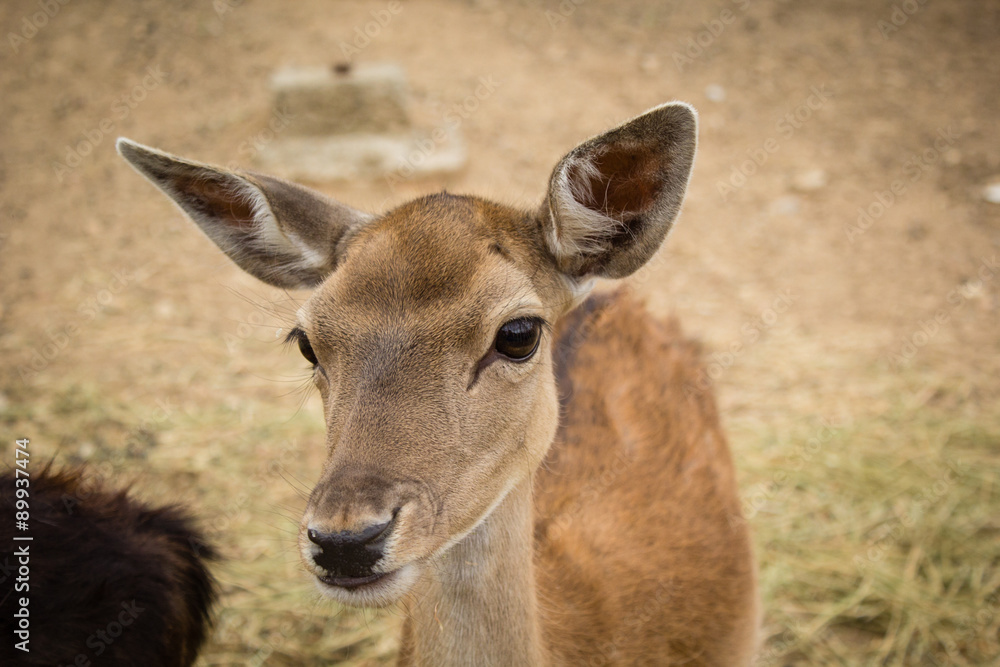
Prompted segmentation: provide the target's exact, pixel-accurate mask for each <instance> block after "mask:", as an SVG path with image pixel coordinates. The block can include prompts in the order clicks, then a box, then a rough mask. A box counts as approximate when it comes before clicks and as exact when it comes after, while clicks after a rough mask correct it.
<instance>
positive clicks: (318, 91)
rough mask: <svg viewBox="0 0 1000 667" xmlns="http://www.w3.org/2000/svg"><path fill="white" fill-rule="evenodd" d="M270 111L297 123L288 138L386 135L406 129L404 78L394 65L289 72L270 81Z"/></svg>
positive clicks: (399, 69) (295, 69)
mask: <svg viewBox="0 0 1000 667" xmlns="http://www.w3.org/2000/svg"><path fill="white" fill-rule="evenodd" d="M271 88H272V90H273V92H274V106H275V108H276V109H279V110H281V111H283V112H286V113H288V114H289V115H291V116H292V117H293V118H295V122H293V123H292V124H291V126H290V127H289V128H288V134H289V135H298V136H324V135H336V134H352V133H356V132H361V133H372V134H386V133H394V132H404V131H406V130H407V129H409V127H410V118H409V115H408V114H407V111H406V107H407V103H406V94H407V86H406V75H405V74H404V73H403V70H402V69H401V68H399V67H398V66H396V65H392V64H360V65H353V66H346V67H341V68H333V67H289V68H285V69H282V70H279V71H278V72H276V73H275V74H274V76H273V77H272V79H271Z"/></svg>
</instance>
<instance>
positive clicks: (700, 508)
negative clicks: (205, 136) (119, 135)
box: [120, 104, 757, 667]
mask: <svg viewBox="0 0 1000 667" xmlns="http://www.w3.org/2000/svg"><path fill="white" fill-rule="evenodd" d="M695 136H696V120H695V115H694V112H693V110H692V109H690V107H687V106H686V105H682V104H667V105H662V106H660V107H657V108H655V109H653V110H650V111H649V112H647V113H646V114H643V115H642V116H639V117H638V118H636V119H634V120H632V121H630V122H628V123H626V124H624V125H622V126H621V127H619V128H615V129H613V130H611V131H609V132H607V133H605V134H603V135H600V136H598V137H595V138H593V139H590V140H588V141H586V142H584V143H583V144H581V145H580V146H578V147H577V148H576V149H574V150H573V151H572V152H570V153H569V154H568V155H567V156H566V157H565V158H564V159H563V160H562V161H561V162H560V163H559V165H557V167H556V169H555V171H554V172H553V176H552V178H551V180H550V186H549V195H548V197H547V198H546V201H545V203H544V204H543V206H542V207H541V209H540V210H539V211H537V212H528V211H519V210H516V209H513V208H510V207H506V206H502V205H500V204H495V203H492V202H488V201H484V200H482V199H478V198H475V197H464V196H453V195H447V194H440V195H432V196H428V197H423V198H421V199H417V200H415V201H412V202H409V203H407V204H405V205H403V206H401V207H399V208H397V209H395V210H393V211H390V212H388V213H386V214H385V215H383V216H381V217H379V218H374V219H372V218H371V217H369V216H364V215H363V214H357V213H352V212H351V211H350V210H349V209H346V207H342V206H340V205H336V206H337V207H339V208H329V210H324V209H322V208H320V209H319V212H316V211H317V206H318V204H317V202H325V200H324V199H322V198H319V197H318V196H314V195H309V194H308V192H307V191H305V190H302V189H298V188H292V187H289V186H280V187H271V186H270V185H269V182H268V181H266V180H265V178H264V177H258V176H254V175H247V174H237V173H229V172H221V171H219V170H217V169H215V168H212V167H208V166H205V165H197V164H196V163H191V162H188V161H183V160H179V159H176V158H172V157H170V156H167V155H166V154H163V153H160V152H157V151H152V150H150V149H146V148H144V147H141V146H138V145H136V144H131V143H128V142H123V143H122V144H120V149H121V150H122V154H123V155H124V156H125V157H126V158H127V159H128V160H129V161H130V162H131V163H132V164H133V166H135V167H136V168H137V169H138V170H139V171H140V172H141V173H143V174H144V175H145V176H147V177H148V178H150V180H151V181H152V182H153V183H154V184H156V185H157V186H158V187H160V188H161V189H162V190H163V191H164V192H166V193H167V194H168V195H170V196H171V197H173V198H174V199H175V200H176V201H177V202H178V203H179V204H180V205H181V207H182V208H184V209H185V210H187V211H189V212H192V211H194V214H192V217H193V219H194V220H195V222H197V223H198V224H199V225H200V226H201V227H202V228H203V229H204V230H205V232H206V233H207V234H208V236H209V237H210V238H212V239H213V240H215V241H216V242H217V243H219V245H220V247H222V248H223V249H224V250H226V251H227V252H229V253H230V254H231V255H232V256H233V257H234V259H236V260H237V261H238V262H240V264H241V266H243V267H244V268H246V269H247V270H248V271H250V272H251V273H253V274H254V275H257V276H258V277H261V278H262V279H264V280H268V281H269V282H272V283H273V284H277V285H289V284H292V283H296V282H298V283H299V284H300V285H303V286H304V285H309V284H313V283H312V282H311V281H312V278H311V277H310V276H314V275H316V274H317V273H319V272H321V271H322V270H324V269H323V267H335V268H327V269H326V270H327V275H326V277H325V279H324V280H323V281H322V284H320V286H319V287H318V289H317V290H316V291H315V292H314V293H313V295H312V296H311V297H310V299H309V300H308V301H307V302H306V303H305V305H304V306H303V308H302V309H301V311H300V313H299V316H298V322H297V329H296V330H295V331H294V332H293V338H297V339H298V341H299V344H300V346H301V347H302V349H303V350H304V354H305V355H306V357H307V358H309V359H310V360H311V361H313V362H314V377H315V381H316V384H317V387H318V388H319V390H320V392H321V394H322V396H323V403H324V409H325V413H326V423H327V443H326V444H327V449H328V458H327V461H326V463H325V465H324V467H323V472H322V474H321V475H320V480H319V482H318V483H317V485H316V488H315V489H314V491H313V493H312V495H311V497H310V499H309V503H308V506H307V509H306V512H305V515H304V517H303V519H302V524H301V532H300V540H299V542H300V550H301V555H302V559H303V563H304V564H305V566H306V569H307V570H308V571H309V572H311V573H312V574H314V575H315V576H316V580H317V585H318V586H319V588H320V590H321V591H322V592H323V593H325V594H326V595H329V596H330V597H333V598H335V599H337V600H339V601H341V602H342V603H345V604H350V605H359V606H382V605H387V604H392V603H394V602H397V601H402V603H403V606H404V608H405V610H406V614H407V620H406V624H405V626H404V632H403V643H402V647H401V652H400V663H401V664H404V665H411V664H412V665H435V666H443V665H473V664H474V665H539V664H552V665H578V664H595V665H604V664H621V665H625V664H650V665H652V664H656V665H666V664H686V665H725V666H727V667H728V666H733V665H746V664H749V661H750V658H751V655H752V653H753V650H754V646H755V636H756V628H757V602H756V591H755V573H754V563H753V556H752V553H751V550H750V542H749V537H748V534H747V530H746V526H745V524H744V523H743V522H742V521H732V519H733V518H735V517H737V516H738V513H739V508H738V506H737V496H736V486H735V482H734V478H733V468H732V463H731V461H730V458H729V452H728V448H727V446H726V442H725V438H724V436H723V434H722V432H721V429H720V427H719V423H718V416H717V414H716V411H715V407H714V403H713V400H712V397H711V396H710V395H708V394H704V393H701V394H698V393H695V394H692V395H690V396H689V395H686V394H685V392H684V389H683V388H684V386H685V384H686V383H691V382H692V381H693V380H694V379H695V378H697V377H698V372H699V366H698V361H697V354H696V350H695V347H694V346H693V345H692V344H691V343H690V342H688V341H685V340H684V339H683V338H682V337H681V335H680V333H679V331H678V329H677V327H676V325H675V324H672V323H670V324H662V323H658V322H656V321H654V320H652V319H651V318H650V317H649V316H648V315H647V314H646V313H645V312H644V311H643V309H642V308H641V307H640V306H639V305H638V304H636V302H635V301H634V300H632V299H631V298H630V297H628V296H627V295H626V294H624V293H619V294H616V295H613V296H601V297H592V298H591V299H590V300H589V301H586V302H584V303H583V305H582V306H580V307H579V308H577V309H576V310H574V308H575V307H576V306H577V305H579V303H580V301H581V300H582V298H583V297H584V296H585V295H586V293H587V292H588V291H589V285H590V282H588V281H590V280H591V279H592V278H594V277H610V278H617V277H622V276H624V275H628V274H630V273H632V272H633V271H635V270H636V269H638V268H639V267H640V266H642V265H643V264H644V263H645V262H647V261H648V260H649V258H650V257H651V256H652V254H653V253H654V252H655V251H656V249H657V248H658V247H659V245H660V243H661V242H662V240H663V238H664V237H665V236H666V234H667V232H668V231H669V229H670V227H671V225H672V224H673V221H674V219H675V217H676V215H677V213H678V211H679V208H680V203H681V201H682V199H683V197H684V192H685V188H686V185H687V179H688V176H689V173H690V170H691V165H692V162H693V159H694V151H695V143H696V140H695ZM151 165H152V166H151ZM202 177H204V178H209V179H211V180H216V179H220V178H221V179H223V180H224V181H225V182H226V186H225V187H224V188H222V189H221V190H222V193H223V195H224V196H229V197H231V198H233V199H234V201H235V200H245V199H250V200H252V201H255V202H262V201H263V202H266V205H257V206H255V207H254V208H253V211H254V215H255V221H254V223H253V224H252V225H250V226H247V225H245V224H243V223H242V222H239V221H237V222H234V221H233V220H232V219H231V216H222V217H219V216H215V217H212V216H210V215H206V214H205V211H207V210H209V209H210V208H211V207H207V206H205V205H204V203H203V202H201V201H200V199H199V198H201V197H203V196H204V189H196V190H195V191H194V192H191V193H185V192H184V191H183V190H184V187H185V186H184V185H183V184H184V183H185V182H188V181H190V180H191V179H192V178H194V179H198V178H202ZM192 199H194V200H195V201H196V203H197V205H196V206H193V205H192V203H191V200H192ZM217 204H219V203H218V202H217ZM221 204H222V205H223V208H225V207H224V204H225V201H223V202H221ZM322 205H323V206H327V207H333V206H334V205H333V204H328V203H324V204H322ZM216 208H218V206H216ZM282 211H286V212H287V211H303V212H304V211H314V213H313V214H312V216H313V217H310V215H304V216H288V215H287V214H282ZM237 217H238V216H237ZM219 239H222V241H221V242H220V241H219ZM265 240H266V242H267V243H268V244H270V245H269V247H275V248H276V250H275V252H274V256H273V257H271V258H269V257H268V255H267V253H261V252H259V250H260V248H261V247H264V246H262V243H263V242H264V241H265ZM310 240H311V242H310ZM304 242H305V244H306V245H307V246H308V248H307V249H305V250H302V251H301V252H298V251H296V248H299V247H300V246H302V245H303V243H304ZM303 267H306V269H308V270H306V269H304V268H303ZM526 319H527V320H531V321H541V322H544V323H545V325H544V327H543V328H542V334H541V338H540V339H539V343H538V347H537V351H536V352H535V353H534V354H533V355H529V356H528V357H526V358H525V359H524V360H521V361H516V360H514V359H511V358H510V357H509V356H504V355H503V354H501V353H500V351H499V350H500V346H499V345H498V344H497V343H496V342H495V341H496V340H497V337H498V336H499V333H498V332H500V331H501V330H502V329H503V327H505V326H507V324H510V323H511V322H515V321H525V320H526ZM560 412H561V415H560Z"/></svg>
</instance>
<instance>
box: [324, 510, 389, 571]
mask: <svg viewBox="0 0 1000 667" xmlns="http://www.w3.org/2000/svg"><path fill="white" fill-rule="evenodd" d="M395 522H396V512H395V511H394V512H393V513H392V518H391V519H389V520H388V521H385V522H383V523H376V524H372V525H369V526H367V527H365V528H363V529H362V530H360V531H357V532H353V531H349V530H342V531H339V532H324V531H322V530H318V529H316V528H309V529H308V530H307V531H306V536H307V537H308V538H309V541H310V542H312V543H313V544H315V545H316V546H317V547H319V553H317V552H316V550H315V549H314V550H313V554H312V558H313V562H315V563H316V565H318V566H319V567H321V568H323V569H324V570H326V571H327V572H328V573H329V574H330V576H332V577H338V578H340V577H345V578H357V577H370V576H371V575H372V574H374V573H373V572H372V568H373V567H374V566H375V563H377V562H378V561H379V559H380V558H382V556H383V550H384V548H385V542H386V540H387V539H388V537H389V535H390V533H392V528H393V525H394V524H395Z"/></svg>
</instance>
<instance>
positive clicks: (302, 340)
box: [285, 327, 319, 366]
mask: <svg viewBox="0 0 1000 667" xmlns="http://www.w3.org/2000/svg"><path fill="white" fill-rule="evenodd" d="M293 340H294V341H295V342H296V343H298V345H299V352H301V353H302V356H303V357H305V358H306V361H308V362H309V363H310V364H312V365H313V366H318V365H319V360H318V359H316V353H315V352H313V348H312V345H310V344H309V337H308V336H306V332H305V331H303V330H302V329H299V328H298V327H295V328H294V329H292V330H291V331H289V332H288V337H287V338H285V342H286V343H291V342H292V341H293Z"/></svg>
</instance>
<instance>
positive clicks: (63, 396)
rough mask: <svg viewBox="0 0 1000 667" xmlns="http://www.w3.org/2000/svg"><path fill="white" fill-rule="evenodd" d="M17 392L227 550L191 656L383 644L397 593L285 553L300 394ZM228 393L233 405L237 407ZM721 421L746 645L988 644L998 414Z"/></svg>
mask: <svg viewBox="0 0 1000 667" xmlns="http://www.w3.org/2000/svg"><path fill="white" fill-rule="evenodd" d="M18 405H19V407H18V408H17V409H12V410H8V411H7V412H5V413H4V416H3V426H4V429H5V431H9V432H17V433H35V434H36V435H35V442H38V443H41V442H52V443H59V444H60V455H59V458H61V459H65V460H70V461H71V460H75V459H78V458H86V459H88V461H89V465H90V466H91V467H92V468H93V471H94V473H95V474H98V475H102V476H105V477H108V478H110V479H112V480H115V481H117V482H120V483H127V482H130V481H133V482H135V487H136V490H137V492H139V493H140V494H141V495H143V496H144V497H147V498H149V499H157V500H163V499H172V500H183V501H185V502H188V503H190V504H192V505H193V506H194V507H195V508H196V510H197V511H198V512H199V514H200V515H201V516H202V518H203V523H204V526H205V528H206V529H207V531H208V532H209V534H210V536H211V537H212V539H213V540H214V541H216V542H218V543H219V544H220V546H221V547H222V551H223V553H224V555H225V557H226V559H227V560H226V562H225V563H224V564H222V565H221V566H220V567H219V568H218V569H217V575H218V577H219V579H220V581H221V582H222V589H223V597H222V604H221V605H220V610H219V615H218V624H217V628H216V631H215V635H214V638H213V640H212V643H211V645H210V646H209V647H208V649H207V650H206V651H205V653H204V655H203V657H202V661H201V662H202V664H205V665H245V664H263V663H264V662H265V661H266V662H267V664H272V665H314V664H315V665H319V664H329V663H330V662H331V661H332V662H334V663H337V664H350V665H376V664H379V665H380V664H389V663H391V662H392V661H393V659H394V652H395V646H396V636H397V634H398V631H399V627H400V617H399V614H398V612H395V611H387V612H381V613H374V612H365V613H361V612H358V611H354V610H343V609H338V608H337V607H335V606H333V605H331V604H329V603H328V602H325V601H321V600H319V598H318V596H317V595H316V594H315V593H314V592H313V590H312V587H311V585H310V584H309V582H308V581H307V579H306V577H305V575H304V574H303V573H302V572H301V570H300V569H299V566H298V562H297V556H296V553H295V547H294V539H295V529H296V523H297V520H298V515H299V512H300V511H301V508H302V506H303V503H304V498H303V494H304V492H305V490H307V489H308V488H309V484H310V483H311V481H312V479H313V478H314V476H315V471H316V467H317V466H318V464H319V463H320V461H321V459H322V453H321V452H318V451H317V448H316V447H315V443H317V442H321V437H322V423H321V422H320V420H319V419H318V417H317V414H318V412H317V411H316V410H314V408H315V407H316V406H315V404H313V403H312V402H311V401H310V402H309V403H308V404H307V405H306V406H305V408H304V409H303V410H301V411H299V412H298V413H296V414H295V416H294V417H293V418H292V419H288V418H287V415H288V410H286V409H285V408H284V407H283V406H273V407H269V406H266V405H265V404H262V403H253V402H251V403H244V404H243V405H242V406H240V409H234V408H226V407H220V406H216V405H205V406H204V407H203V409H201V410H189V411H187V412H184V413H182V414H176V415H173V416H172V417H171V419H170V420H169V426H168V427H165V423H166V422H158V421H157V415H156V414H155V412H154V413H152V414H149V415H146V416H140V417H139V418H138V419H137V418H136V417H132V418H131V421H130V420H129V418H128V417H127V415H134V414H135V411H134V410H133V409H130V408H128V406H125V405H116V404H114V403H113V402H109V400H108V397H106V396H102V395H101V394H100V393H99V391H98V390H97V389H95V388H94V387H89V388H88V387H85V386H80V385H69V386H67V387H66V388H64V389H63V390H62V391H59V392H56V393H54V394H53V395H52V396H51V397H50V400H48V401H40V402H34V403H33V405H36V406H38V407H37V408H35V409H30V408H26V407H24V405H23V404H18ZM241 409H242V410H250V411H251V412H253V413H254V419H253V423H252V424H242V425H241V424H240V410H241ZM730 431H731V437H732V440H733V442H734V449H735V450H736V451H737V457H738V460H739V466H740V468H741V484H742V490H743V498H744V516H743V517H733V520H734V521H742V520H748V521H750V522H751V524H752V526H753V528H754V530H755V534H756V541H757V545H758V558H759V560H760V580H761V590H762V595H763V601H764V607H765V609H766V627H765V632H766V636H767V641H766V644H765V646H764V648H763V649H762V651H761V655H760V661H759V664H760V665H860V664H871V665H924V664H926V665H984V664H991V663H992V662H993V661H995V660H997V659H998V658H1000V646H998V628H1000V546H998V539H997V537H998V533H1000V518H998V517H1000V484H998V483H1000V420H998V419H993V420H986V421H979V422H978V423H976V422H971V421H967V420H964V419H956V418H953V417H949V416H947V415H945V414H942V413H940V412H936V411H934V410H932V409H928V410H924V411H919V412H914V411H913V410H911V409H909V406H907V405H905V404H904V403H899V405H898V406H897V407H896V408H893V409H890V410H889V411H888V412H886V413H885V414H882V415H880V416H877V417H865V418H863V419H857V420H852V419H847V418H843V417H842V418H840V419H837V420H832V421H831V420H825V419H819V418H817V419H805V420H799V421H797V422H796V423H794V424H783V425H781V427H779V428H775V427H764V428H762V427H761V426H760V425H759V424H757V423H755V422H752V421H751V420H745V421H741V420H740V419H738V418H737V419H735V420H734V423H732V424H731V427H730ZM234 434H236V435H234ZM95 444H96V445H97V446H98V449H97V450H96V451H91V448H92V447H93V446H94V445H95ZM5 446H6V445H5ZM8 453H9V452H6V451H5V453H4V455H6V454H8Z"/></svg>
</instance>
